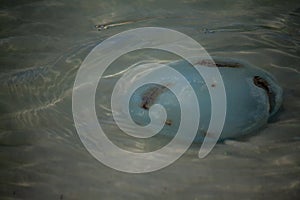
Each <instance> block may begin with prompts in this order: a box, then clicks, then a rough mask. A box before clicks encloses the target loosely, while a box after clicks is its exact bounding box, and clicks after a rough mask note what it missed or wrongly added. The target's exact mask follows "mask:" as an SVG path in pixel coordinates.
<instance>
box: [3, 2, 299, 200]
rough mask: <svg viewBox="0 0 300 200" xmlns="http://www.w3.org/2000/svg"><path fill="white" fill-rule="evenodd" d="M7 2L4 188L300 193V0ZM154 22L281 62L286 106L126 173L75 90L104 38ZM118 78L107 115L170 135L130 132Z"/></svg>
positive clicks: (138, 194)
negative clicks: (83, 124) (243, 131)
mask: <svg viewBox="0 0 300 200" xmlns="http://www.w3.org/2000/svg"><path fill="white" fill-rule="evenodd" d="M0 3H1V4H0V7H1V9H0V38H1V39H0V46H1V48H0V64H1V67H0V113H1V115H0V170H1V171H0V185H1V186H0V197H1V199H297V197H298V198H299V196H300V192H299V191H300V157H299V153H300V123H299V122H300V111H299V107H300V103H299V102H300V101H299V99H300V67H299V63H300V62H299V61H300V50H299V46H300V3H298V2H297V1H256V0H248V1H209V0H206V1H196V0H185V1H102V0H101V1H100V0H89V1H75V0H74V1H25V0H22V1H9V0H6V1H5V0H3V1H0ZM125 22H126V23H125ZM103 23H104V24H108V25H109V29H106V30H103V31H97V29H96V28H95V27H94V25H96V24H103ZM145 26H158V27H165V28H171V29H174V30H177V31H180V32H183V33H185V34H187V35H189V36H190V37H192V38H194V39H195V40H197V41H198V42H200V43H201V45H203V46H204V47H205V48H206V50H207V51H208V52H209V53H210V54H211V55H214V56H223V57H226V56H227V57H233V58H239V59H243V60H247V61H249V62H251V63H253V64H255V65H257V66H260V67H261V68H263V69H265V70H267V71H269V72H271V73H272V74H274V75H275V76H276V78H277V79H278V80H279V82H280V84H281V86H282V87H283V90H284V103H283V109H282V110H281V111H280V113H279V115H278V116H277V118H276V119H275V120H274V122H272V123H269V124H268V125H267V126H266V127H265V129H263V130H261V131H260V132H258V133H256V134H254V135H253V136H251V137H247V138H242V139H239V140H238V141H225V143H224V144H218V145H217V146H216V147H215V148H214V150H213V151H212V152H211V153H210V154H209V156H208V157H207V158H205V159H202V160H200V159H198V157H197V153H198V150H199V148H200V145H199V144H194V145H193V146H192V147H191V148H190V150H189V151H188V152H186V154H184V156H182V157H181V158H180V159H179V160H178V161H177V162H175V163H174V164H172V165H171V166H169V167H167V168H165V169H162V170H159V171H156V172H153V173H149V174H142V175H133V174H125V173H121V172H117V171H115V170H112V169H110V168H108V167H106V166H104V165H102V164H101V163H99V162H98V161H97V160H95V159H94V158H93V157H92V156H91V155H90V154H89V153H88V152H87V151H86V150H85V148H84V147H83V145H82V143H81V141H80V139H79V137H78V135H77V133H76V130H75V126H74V122H73V117H72V98H71V95H72V86H73V83H74V79H75V76H76V72H77V70H78V69H79V66H80V64H81V62H82V61H83V59H84V58H85V56H86V55H87V54H88V53H89V51H90V50H91V49H92V48H93V47H95V46H96V45H97V44H98V43H99V42H101V41H103V40H104V39H106V38H107V37H109V36H112V35H114V34H116V33H119V32H121V31H124V30H129V29H132V28H137V27H145ZM159 56H160V57H159ZM165 56H167V55H165ZM137 58H141V59H154V58H155V59H166V58H165V57H164V56H163V55H160V54H159V53H158V55H156V54H155V53H153V54H145V53H143V52H141V53H140V54H138V53H137V54H136V55H135V56H131V57H130V56H129V57H128V58H127V59H130V60H131V61H132V60H135V59H137ZM167 59H169V57H167ZM125 63H126V62H125V61H123V62H121V61H119V62H116V63H115V66H114V67H113V68H112V71H109V72H107V75H112V74H115V73H117V72H120V71H121V70H124V68H126V64H125ZM121 65H122V66H121ZM124 66H125V67H124ZM119 77H120V76H119V75H114V76H107V78H106V79H103V80H102V81H103V83H104V85H105V86H106V87H104V88H99V90H98V91H97V96H96V100H97V102H99V103H98V104H97V113H98V115H99V116H98V117H99V121H100V123H101V124H103V127H104V128H105V130H107V132H109V134H110V137H111V138H112V139H114V140H115V141H116V142H117V143H118V144H119V145H121V146H124V147H126V148H132V149H133V150H137V151H142V150H147V149H151V148H152V147H153V145H160V144H159V143H160V141H153V142H152V143H150V144H145V143H143V142H139V141H132V140H128V138H126V137H123V136H122V135H121V133H120V131H119V130H118V129H117V128H116V127H115V125H114V124H113V123H112V119H111V115H110V114H109V112H108V107H107V105H108V103H109V102H108V101H107V99H108V98H109V96H110V93H111V88H112V87H113V84H114V83H115V81H116V80H117V78H119Z"/></svg>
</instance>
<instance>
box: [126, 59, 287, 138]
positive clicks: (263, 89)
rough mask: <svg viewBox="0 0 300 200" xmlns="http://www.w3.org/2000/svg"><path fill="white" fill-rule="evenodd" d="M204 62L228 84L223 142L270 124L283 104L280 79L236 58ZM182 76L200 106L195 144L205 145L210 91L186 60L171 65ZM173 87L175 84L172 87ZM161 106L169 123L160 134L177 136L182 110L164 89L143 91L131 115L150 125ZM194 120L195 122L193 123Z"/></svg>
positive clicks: (149, 87)
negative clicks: (153, 110) (153, 109)
mask: <svg viewBox="0 0 300 200" xmlns="http://www.w3.org/2000/svg"><path fill="white" fill-rule="evenodd" d="M213 59H214V61H215V65H214V63H211V62H209V61H205V60H202V61H201V63H200V64H201V65H202V66H201V67H213V65H214V66H217V67H218V69H219V71H220V73H221V75H222V79H223V81H224V86H225V90H226V96H227V97H226V98H227V111H226V119H225V125H224V128H223V131H222V133H221V136H220V138H219V141H222V140H224V139H229V138H230V139H233V138H237V137H240V136H243V135H247V134H250V133H253V132H255V131H257V130H258V129H260V128H262V127H263V126H264V125H266V124H267V122H268V120H269V118H270V117H272V116H274V115H275V114H276V113H277V111H278V110H279V108H280V106H281V104H282V89H281V87H280V86H279V85H278V83H277V81H276V79H275V78H274V77H273V76H272V75H271V74H270V73H268V72H266V71H264V70H262V69H260V68H258V67H255V66H253V65H251V64H250V63H247V62H245V61H241V60H237V59H232V58H220V57H215V58H213ZM168 65H169V66H170V67H173V68H174V69H176V70H178V71H179V72H180V73H182V74H183V75H184V76H185V77H186V79H187V80H188V81H189V83H190V84H191V85H192V87H193V89H194V91H195V93H196V95H197V98H198V102H199V108H200V116H201V118H200V122H198V121H195V123H199V128H198V132H197V136H196V137H195V139H194V142H202V141H203V139H204V137H206V136H207V137H208V138H209V136H210V133H207V131H206V130H207V128H208V125H209V123H210V116H211V101H210V96H209V92H208V87H212V88H213V87H217V85H214V84H212V85H206V83H205V82H204V80H203V78H202V77H201V76H200V75H199V74H198V73H197V71H196V69H195V68H193V67H192V66H191V64H189V63H188V62H187V61H185V60H179V61H176V62H173V63H170V64H168ZM170 85H172V83H170ZM153 104H161V105H162V106H164V107H165V109H166V111H167V115H168V117H167V120H166V122H165V126H164V128H163V129H162V130H161V131H160V134H163V135H167V136H174V134H176V130H177V128H178V126H179V122H180V109H179V108H180V107H179V104H178V101H177V99H176V97H175V96H174V94H173V93H172V92H171V91H170V90H169V89H167V88H166V87H164V86H161V85H154V84H152V85H151V84H150V85H146V86H142V87H140V88H139V89H138V90H136V92H135V93H134V95H133V96H132V98H131V100H130V114H131V117H132V119H133V120H134V121H135V122H136V123H137V124H138V125H147V124H148V123H149V122H150V118H149V115H148V114H149V108H150V107H151V106H152V105H153ZM191 120H193V119H191Z"/></svg>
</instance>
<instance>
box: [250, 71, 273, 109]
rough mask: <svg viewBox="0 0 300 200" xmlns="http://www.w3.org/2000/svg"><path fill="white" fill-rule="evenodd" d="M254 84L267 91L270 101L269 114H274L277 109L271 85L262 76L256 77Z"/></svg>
mask: <svg viewBox="0 0 300 200" xmlns="http://www.w3.org/2000/svg"><path fill="white" fill-rule="evenodd" d="M253 83H254V85H256V86H257V87H259V88H262V89H264V90H265V92H266V94H267V96H268V99H269V113H272V112H273V110H274V107H275V93H274V92H273V91H272V90H271V87H270V84H269V83H268V81H266V80H265V79H263V78H262V77H260V76H254V77H253Z"/></svg>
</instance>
